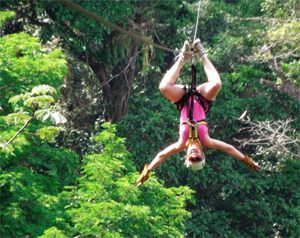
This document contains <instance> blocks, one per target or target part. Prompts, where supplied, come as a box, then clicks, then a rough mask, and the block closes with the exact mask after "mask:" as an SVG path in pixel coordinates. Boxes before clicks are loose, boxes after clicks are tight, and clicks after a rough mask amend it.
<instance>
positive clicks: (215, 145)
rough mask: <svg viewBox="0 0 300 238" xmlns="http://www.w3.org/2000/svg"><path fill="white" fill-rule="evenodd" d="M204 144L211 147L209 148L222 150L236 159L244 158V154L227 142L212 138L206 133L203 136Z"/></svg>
mask: <svg viewBox="0 0 300 238" xmlns="http://www.w3.org/2000/svg"><path fill="white" fill-rule="evenodd" d="M204 145H205V146H206V147H208V148H211V149H218V150H222V151H224V152H225V153H227V154H229V155H230V156H232V157H234V158H236V159H239V160H244V158H245V155H244V154H242V153H241V152H240V151H239V150H237V149H236V148H235V147H233V146H232V145H230V144H227V143H225V142H223V141H220V140H216V139H212V138H210V137H209V136H208V135H206V136H205V143H204Z"/></svg>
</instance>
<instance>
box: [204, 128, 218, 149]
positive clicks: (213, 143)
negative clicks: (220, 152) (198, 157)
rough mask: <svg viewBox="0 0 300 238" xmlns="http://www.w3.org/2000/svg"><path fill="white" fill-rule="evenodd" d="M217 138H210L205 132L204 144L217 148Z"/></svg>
mask: <svg viewBox="0 0 300 238" xmlns="http://www.w3.org/2000/svg"><path fill="white" fill-rule="evenodd" d="M216 143H217V140H215V139H212V138H210V136H209V134H208V132H206V134H205V137H204V146H206V147H208V148H212V149H214V148H217V144H216Z"/></svg>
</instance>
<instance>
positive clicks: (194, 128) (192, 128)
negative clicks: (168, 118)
mask: <svg viewBox="0 0 300 238" xmlns="http://www.w3.org/2000/svg"><path fill="white" fill-rule="evenodd" d="M192 122H193V123H194V124H192V123H191V122H190V121H183V122H181V124H180V125H183V124H188V125H189V138H188V140H187V141H186V147H189V146H190V145H191V144H192V143H193V142H198V144H199V147H200V149H201V150H202V149H203V146H202V144H201V142H200V140H199V137H198V126H199V125H207V124H206V122H205V121H199V122H197V121H195V120H193V121H192ZM193 131H194V136H193Z"/></svg>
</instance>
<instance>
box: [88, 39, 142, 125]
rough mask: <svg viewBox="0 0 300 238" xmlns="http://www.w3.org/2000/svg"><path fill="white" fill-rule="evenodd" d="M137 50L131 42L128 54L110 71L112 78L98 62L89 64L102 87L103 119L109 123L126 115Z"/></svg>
mask: <svg viewBox="0 0 300 238" xmlns="http://www.w3.org/2000/svg"><path fill="white" fill-rule="evenodd" d="M138 48H139V45H138V44H137V42H135V41H134V40H131V46H130V49H131V50H130V54H129V56H126V57H125V59H124V60H123V61H122V63H120V64H119V65H117V66H116V67H115V68H114V69H113V70H112V72H113V74H114V75H115V76H113V77H108V76H109V75H108V72H106V69H105V68H104V67H101V64H99V63H98V62H90V66H91V68H92V70H93V71H94V72H95V73H96V74H97V76H98V77H99V80H100V83H101V85H103V87H102V89H103V97H104V103H105V111H106V113H105V115H106V118H105V119H106V121H109V122H111V123H117V122H118V121H119V120H120V119H121V118H122V116H124V115H126V113H127V109H128V105H127V102H128V99H129V96H130V92H131V88H132V85H133V80H134V75H135V69H136V67H135V63H136V56H137V54H138Z"/></svg>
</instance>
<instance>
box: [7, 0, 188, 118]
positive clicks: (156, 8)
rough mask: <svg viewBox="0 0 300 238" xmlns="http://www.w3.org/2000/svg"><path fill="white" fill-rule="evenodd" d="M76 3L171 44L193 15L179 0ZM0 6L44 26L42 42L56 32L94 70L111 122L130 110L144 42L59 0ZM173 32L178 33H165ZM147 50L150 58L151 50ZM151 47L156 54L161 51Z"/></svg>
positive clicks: (139, 33) (114, 21)
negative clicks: (130, 100)
mask: <svg viewBox="0 0 300 238" xmlns="http://www.w3.org/2000/svg"><path fill="white" fill-rule="evenodd" d="M76 2H78V3H79V4H80V5H81V6H82V7H83V8H85V9H87V10H89V11H91V12H93V13H94V14H96V15H100V16H102V17H103V18H104V19H106V20H108V21H110V22H112V23H114V24H117V25H118V26H121V27H123V28H125V29H126V30H128V31H131V32H134V33H135V34H138V35H140V36H142V37H145V38H147V39H149V40H152V41H154V42H157V43H160V44H165V45H167V46H168V47H169V48H172V47H173V46H174V43H178V42H179V40H180V42H181V41H182V40H181V37H182V39H183V36H182V35H181V34H182V33H181V32H182V31H179V33H178V31H177V28H178V27H180V26H182V25H185V24H186V23H187V19H189V17H190V16H191V17H193V15H192V14H191V15H189V11H188V8H187V5H186V4H184V3H181V1H159V2H156V1H129V0H123V1H119V2H118V3H117V4H116V2H115V1H100V2H98V1H76ZM166 6H168V7H166ZM1 8H2V9H9V10H11V11H14V12H15V13H16V15H17V17H18V18H19V17H20V18H22V19H24V21H25V22H26V23H28V24H30V25H31V26H37V27H39V28H41V32H40V36H41V38H42V39H43V40H44V42H46V41H48V40H50V39H51V37H52V36H55V38H57V37H58V36H59V38H58V40H59V41H60V44H61V45H62V47H63V48H64V49H66V50H67V51H68V52H70V53H71V54H72V55H73V56H74V57H76V58H77V59H79V60H80V61H82V62H84V63H85V64H87V65H88V66H89V67H90V68H91V69H92V71H93V72H94V74H95V77H97V81H98V82H97V84H96V85H93V86H96V87H98V88H99V89H102V92H103V100H101V103H102V104H103V105H105V111H106V114H105V119H106V120H107V121H111V122H117V121H119V120H120V119H121V117H122V116H123V115H125V114H126V113H127V102H128V99H129V96H130V93H131V90H132V87H133V84H134V82H135V78H136V75H137V72H138V71H139V70H141V66H140V65H141V61H140V62H139V63H138V64H137V60H138V59H139V55H140V54H141V53H142V45H141V43H140V42H136V41H135V40H133V39H130V38H128V37H126V36H124V35H121V34H120V33H118V32H116V31H114V30H111V29H109V28H108V27H107V26H104V25H101V24H96V23H95V22H94V21H93V20H92V19H88V18H86V17H84V16H83V15H81V14H78V13H76V12H74V11H72V10H71V9H68V8H66V7H65V6H63V5H61V4H60V3H57V2H55V1H50V2H49V1H36V0H30V1H28V0H24V1H10V2H5V3H4V4H2V6H1ZM174 12H176V15H174V14H173V13H174ZM183 17H184V18H183ZM175 32H176V34H177V35H178V38H166V37H165V36H166V35H169V34H175ZM176 47H177V45H176ZM174 48H175V47H174ZM144 49H145V50H144V51H143V52H144V54H145V56H146V57H145V58H147V55H148V53H149V50H150V49H149V48H148V47H145V48H144ZM151 50H152V53H153V54H154V52H155V54H157V55H162V54H163V53H162V52H157V51H155V50H154V49H151ZM147 61H148V59H147ZM89 86H91V87H92V85H89Z"/></svg>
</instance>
